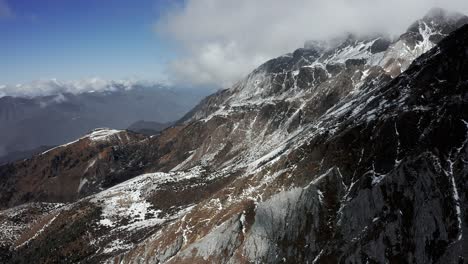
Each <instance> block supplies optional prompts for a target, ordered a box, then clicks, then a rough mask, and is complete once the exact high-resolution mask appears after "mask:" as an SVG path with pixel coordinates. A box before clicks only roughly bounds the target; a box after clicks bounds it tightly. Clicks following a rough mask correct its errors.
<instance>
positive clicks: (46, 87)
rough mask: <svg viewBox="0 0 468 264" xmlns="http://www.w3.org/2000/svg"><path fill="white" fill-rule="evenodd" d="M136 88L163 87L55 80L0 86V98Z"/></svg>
mask: <svg viewBox="0 0 468 264" xmlns="http://www.w3.org/2000/svg"><path fill="white" fill-rule="evenodd" d="M136 86H145V87H156V86H158V87H164V84H162V83H157V82H151V81H143V80H118V81H113V80H104V79H100V78H89V79H82V80H77V81H59V80H57V79H51V80H38V81H33V82H30V83H24V84H16V85H0V98H1V97H4V96H13V97H23V98H33V97H37V96H59V97H56V99H58V100H60V98H62V97H60V95H61V94H64V93H69V94H82V93H89V92H113V91H118V90H130V89H133V88H134V87H136Z"/></svg>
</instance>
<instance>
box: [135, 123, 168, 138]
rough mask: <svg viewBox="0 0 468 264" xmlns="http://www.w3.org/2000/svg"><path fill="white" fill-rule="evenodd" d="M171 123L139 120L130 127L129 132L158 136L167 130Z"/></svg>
mask: <svg viewBox="0 0 468 264" xmlns="http://www.w3.org/2000/svg"><path fill="white" fill-rule="evenodd" d="M170 125H171V123H158V122H152V121H145V120H139V121H137V122H135V123H133V124H131V125H130V126H129V127H128V130H130V131H135V132H137V133H141V134H145V135H156V134H158V133H159V132H161V131H162V130H164V129H165V128H167V127H169V126H170Z"/></svg>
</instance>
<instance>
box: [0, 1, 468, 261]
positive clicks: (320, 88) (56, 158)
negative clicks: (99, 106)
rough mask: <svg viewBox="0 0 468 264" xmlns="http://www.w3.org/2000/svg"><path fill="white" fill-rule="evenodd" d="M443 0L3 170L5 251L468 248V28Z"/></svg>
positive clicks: (355, 255) (242, 252)
mask: <svg viewBox="0 0 468 264" xmlns="http://www.w3.org/2000/svg"><path fill="white" fill-rule="evenodd" d="M441 12H442V11H440V10H438V11H437V10H436V11H432V12H431V13H430V14H428V16H426V17H425V18H424V19H423V20H420V21H418V22H416V24H414V25H412V26H411V27H410V29H409V30H408V32H405V33H404V34H403V35H402V36H401V37H400V38H399V39H397V40H396V41H393V42H392V41H388V40H385V39H383V38H379V37H374V38H368V39H356V38H355V37H352V36H350V37H349V38H347V39H346V40H345V41H343V42H342V43H340V44H338V45H336V46H334V47H329V48H327V49H323V48H321V47H319V46H314V45H312V44H311V43H309V44H308V45H307V46H306V48H304V49H299V50H296V51H295V52H294V53H292V54H287V55H285V56H281V57H279V58H276V59H273V60H270V61H268V62H266V63H265V64H263V65H261V66H260V67H259V68H257V69H256V70H255V71H253V72H252V73H251V74H250V75H249V76H247V77H246V78H245V79H244V80H242V81H241V82H239V83H238V84H236V85H235V86H233V87H232V88H231V89H228V90H224V91H219V92H217V93H216V94H214V95H212V96H209V97H207V98H205V99H204V100H203V101H202V102H201V103H200V104H199V105H198V106H197V107H195V108H194V109H193V110H192V111H191V112H190V113H189V114H187V115H186V116H185V117H184V118H182V119H181V120H180V121H179V122H178V123H176V124H175V125H173V126H172V127H169V128H167V129H165V130H164V131H162V132H161V133H160V134H159V135H156V136H144V135H141V134H134V133H131V132H126V131H118V130H111V129H100V130H96V131H94V132H93V133H91V134H88V135H86V136H84V137H82V138H80V139H79V140H77V141H75V142H71V143H69V144H67V145H63V146H59V147H57V148H55V149H53V150H50V151H48V152H46V153H42V154H41V155H37V156H34V157H33V158H31V159H28V160H26V161H21V162H16V163H14V164H10V165H6V166H2V167H0V177H1V185H0V205H1V206H2V207H3V208H5V210H3V211H0V221H1V222H0V223H1V225H2V229H1V231H0V232H1V233H0V238H1V240H0V241H1V245H2V247H1V250H2V251H1V253H3V255H2V256H3V260H4V262H18V263H29V262H31V261H34V262H39V263H47V262H70V263H73V262H81V263H98V262H104V263H142V262H144V263H146V262H148V263H283V262H286V263H366V262H369V263H464V262H466V260H468V255H467V252H468V250H467V249H468V244H467V241H468V240H467V232H468V228H467V227H468V220H467V215H468V203H467V199H468V193H467V190H468V186H467V182H468V181H467V172H468V166H467V165H466V160H467V159H468V143H467V142H468V94H467V91H468V25H465V26H462V24H463V21H465V20H466V18H465V17H463V16H457V17H455V18H454V16H453V15H451V16H450V18H451V19H440V17H441V16H442V17H443V18H445V17H449V16H448V14H447V13H444V12H443V13H441ZM438 21H439V22H438ZM440 21H442V22H440ZM458 26H461V28H459V29H458V30H456V31H455V32H453V33H451V32H452V31H453V30H455V29H456V28H457V27H458ZM440 36H443V37H444V38H441V37H440ZM64 187H66V189H64ZM79 198H81V199H79ZM78 199H79V200H78ZM52 249H53V250H52Z"/></svg>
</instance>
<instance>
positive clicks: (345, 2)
mask: <svg viewBox="0 0 468 264" xmlns="http://www.w3.org/2000/svg"><path fill="white" fill-rule="evenodd" d="M432 7H442V8H445V9H448V10H454V11H458V12H464V13H468V1H466V0H394V1H387V0H289V1H284V0H255V1H252V0H236V1H232V0H186V1H185V2H184V3H183V4H182V5H180V6H176V7H173V8H172V9H170V10H169V11H168V12H167V14H166V15H165V16H163V17H162V18H161V19H160V20H159V21H157V22H156V26H155V28H156V31H157V33H158V34H161V35H162V36H164V37H165V38H166V39H168V40H169V41H172V42H173V43H174V44H175V46H176V47H177V49H178V51H177V52H178V53H179V57H178V58H177V59H175V60H173V61H172V62H171V63H170V65H169V67H168V71H169V75H170V76H171V78H173V80H175V81H177V82H189V83H196V84H216V85H222V86H229V85H231V84H232V83H233V82H235V81H237V80H238V79H240V78H241V77H243V76H244V75H246V74H247V73H249V72H250V71H251V70H252V69H254V68H255V67H256V66H258V65H259V64H261V63H262V62H264V61H266V60H267V59H270V58H273V57H276V56H279V55H281V54H284V53H287V52H291V51H292V50H294V49H296V48H299V47H301V46H303V43H304V42H305V41H306V40H321V39H328V38H331V37H336V36H338V35H341V34H343V33H345V32H352V33H356V34H370V33H376V32H381V33H388V34H391V35H398V34H401V33H402V32H404V30H405V29H406V28H407V27H408V26H409V25H410V24H411V23H412V22H414V21H415V20H417V19H418V18H421V17H422V16H424V14H425V13H426V12H428V10H430V9H431V8H432Z"/></svg>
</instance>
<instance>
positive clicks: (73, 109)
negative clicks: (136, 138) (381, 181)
mask: <svg viewBox="0 0 468 264" xmlns="http://www.w3.org/2000/svg"><path fill="white" fill-rule="evenodd" d="M53 84H54V85H52V84H50V83H47V84H44V83H42V84H36V83H34V84H30V85H29V86H30V88H24V90H25V92H24V93H26V91H30V90H34V88H37V89H38V90H40V91H42V92H41V93H40V94H37V95H36V96H33V97H13V96H11V95H8V96H4V97H0V127H1V128H2V129H1V130H0V156H4V157H3V158H2V159H5V160H12V158H13V157H16V156H17V155H16V154H15V153H18V152H22V153H25V154H26V153H29V152H34V151H33V150H34V149H36V148H38V147H40V146H43V145H47V146H55V145H60V144H64V143H66V142H69V141H72V140H74V139H75V138H77V137H79V136H81V135H83V134H84V133H87V132H88V131H90V130H92V129H94V128H96V127H113V128H117V129H125V128H127V127H128V126H130V125H131V124H133V123H134V122H136V121H138V120H141V119H145V120H152V121H158V122H162V123H165V122H171V121H174V120H177V119H179V118H180V117H181V116H182V115H184V114H185V113H186V112H188V111H189V110H190V108H192V107H193V106H194V105H195V104H197V103H198V102H199V101H200V100H201V99H202V98H203V97H204V96H206V95H207V94H208V93H209V90H208V89H201V88H200V89H196V88H183V87H170V86H164V85H160V84H145V83H138V82H136V83H115V82H111V83H107V82H106V83H104V84H105V85H104V84H102V85H101V86H96V84H94V83H92V84H94V86H93V85H91V84H88V85H84V84H82V86H78V85H77V84H74V86H73V85H72V84H61V86H58V84H56V83H55V82H54V83H53ZM36 85H37V86H36ZM41 85H42V86H41ZM67 85H70V86H67ZM75 86H78V87H79V88H76V87H75ZM41 87H42V88H41ZM44 87H45V88H44ZM50 87H52V88H50ZM70 87H71V88H70ZM18 89H19V88H18ZM41 89H42V90H41ZM19 90H20V91H22V90H21V89H19ZM0 91H1V89H0ZM5 91H8V90H5ZM84 91H86V92H84ZM27 93H28V94H29V92H27ZM54 93H58V94H54ZM9 94H11V93H9ZM26 95H27V94H22V93H20V94H17V96H26ZM7 154H8V156H7ZM26 157H29V156H24V158H26ZM21 158H23V157H21Z"/></svg>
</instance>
